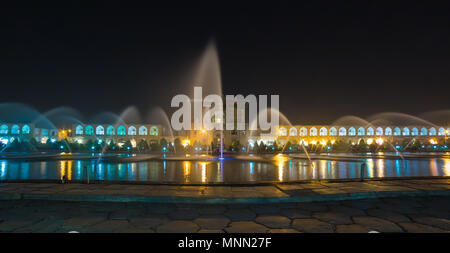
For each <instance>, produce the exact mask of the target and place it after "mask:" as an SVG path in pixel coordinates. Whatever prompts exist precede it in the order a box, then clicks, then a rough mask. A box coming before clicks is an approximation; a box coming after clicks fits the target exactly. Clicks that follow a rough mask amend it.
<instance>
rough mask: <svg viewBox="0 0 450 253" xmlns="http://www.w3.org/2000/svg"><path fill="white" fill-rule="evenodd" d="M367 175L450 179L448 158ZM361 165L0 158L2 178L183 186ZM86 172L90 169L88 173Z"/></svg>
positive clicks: (346, 174) (383, 165) (335, 174)
mask: <svg viewBox="0 0 450 253" xmlns="http://www.w3.org/2000/svg"><path fill="white" fill-rule="evenodd" d="M364 161H365V162H366V164H367V167H366V172H365V173H366V176H367V177H369V178H373V177H378V178H379V177H417V176H450V159H448V158H432V159H415V160H404V161H403V160H385V159H372V158H370V159H365V160H364ZM360 165H361V162H347V161H330V160H316V161H313V166H311V165H310V164H309V163H308V162H307V161H304V160H289V159H288V157H286V156H283V155H280V156H276V157H275V158H274V160H273V162H272V163H264V162H257V161H239V160H227V161H217V162H216V161H209V162H204V161H203V162H200V161H199V162H196V161H156V160H155V161H148V162H137V163H136V162H133V163H103V162H100V163H98V164H97V163H96V162H95V161H91V160H75V161H74V160H61V161H39V162H32V161H18V160H0V180H25V181H26V180H34V179H51V180H60V179H62V178H63V176H66V177H67V179H68V180H86V177H87V173H88V174H89V177H90V179H91V180H92V179H93V178H95V179H96V180H101V181H103V180H106V181H143V182H145V181H147V182H180V183H206V182H225V183H246V182H261V181H299V180H315V179H343V178H359V177H360ZM85 168H87V171H86V169H85Z"/></svg>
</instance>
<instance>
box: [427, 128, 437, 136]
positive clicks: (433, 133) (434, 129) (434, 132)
mask: <svg viewBox="0 0 450 253" xmlns="http://www.w3.org/2000/svg"><path fill="white" fill-rule="evenodd" d="M428 133H429V134H430V135H436V128H434V127H432V128H430V131H428Z"/></svg>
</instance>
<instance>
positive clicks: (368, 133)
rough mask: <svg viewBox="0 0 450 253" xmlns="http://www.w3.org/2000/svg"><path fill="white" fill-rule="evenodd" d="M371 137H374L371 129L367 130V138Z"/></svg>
mask: <svg viewBox="0 0 450 253" xmlns="http://www.w3.org/2000/svg"><path fill="white" fill-rule="evenodd" d="M373 135H374V131H373V127H369V128H367V136H373Z"/></svg>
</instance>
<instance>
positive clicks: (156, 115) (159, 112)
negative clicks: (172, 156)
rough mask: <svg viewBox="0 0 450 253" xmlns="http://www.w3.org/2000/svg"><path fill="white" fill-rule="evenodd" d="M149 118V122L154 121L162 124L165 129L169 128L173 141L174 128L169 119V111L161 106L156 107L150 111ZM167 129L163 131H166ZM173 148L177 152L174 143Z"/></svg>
mask: <svg viewBox="0 0 450 253" xmlns="http://www.w3.org/2000/svg"><path fill="white" fill-rule="evenodd" d="M147 119H148V121H149V122H153V123H155V124H160V125H162V126H163V127H164V129H168V131H169V134H170V136H171V138H172V139H171V141H172V142H173V141H174V140H173V138H174V135H173V130H172V125H171V124H170V120H169V116H167V113H166V112H165V111H164V110H163V109H162V108H161V107H160V106H157V107H154V108H152V109H151V110H150V112H149V113H148V116H147ZM164 132H165V131H163V133H164ZM173 149H174V151H175V153H176V152H177V150H176V147H175V145H173Z"/></svg>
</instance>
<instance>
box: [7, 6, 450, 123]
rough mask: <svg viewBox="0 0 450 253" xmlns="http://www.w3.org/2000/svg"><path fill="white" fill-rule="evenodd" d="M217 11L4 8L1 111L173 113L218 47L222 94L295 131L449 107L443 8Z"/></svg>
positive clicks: (449, 19)
mask: <svg viewBox="0 0 450 253" xmlns="http://www.w3.org/2000/svg"><path fill="white" fill-rule="evenodd" d="M212 2H214V1H210V2H206V3H203V4H202V5H179V4H177V3H176V2H175V3H171V4H170V6H158V5H153V4H152V5H150V4H147V5H143V6H137V5H133V6H131V5H130V6H128V5H126V4H125V2H123V3H119V2H106V3H105V4H104V5H92V4H89V5H81V4H80V5H71V6H57V5H51V6H47V7H45V6H44V7H42V6H41V7H40V8H34V7H31V6H26V7H25V6H23V7H22V6H14V7H12V6H11V7H8V6H4V7H3V8H2V9H1V10H0V28H1V30H0V32H1V40H0V84H1V92H0V103H4V102H20V103H26V104H29V105H31V106H33V107H34V108H36V109H38V110H39V111H46V110H49V109H51V108H54V107H57V106H63V105H64V106H70V107H74V108H76V109H77V110H79V111H81V112H82V113H83V114H85V115H88V116H89V115H93V114H96V113H99V112H102V111H113V112H116V113H119V112H120V111H121V110H123V109H125V108H126V107H127V106H130V105H135V106H136V107H137V108H138V109H139V110H140V111H141V112H142V113H143V114H145V113H146V112H147V111H148V110H149V109H150V108H152V107H153V106H161V107H162V108H164V109H166V108H169V106H170V100H171V98H172V96H174V95H176V94H178V93H187V92H188V91H186V92H183V90H182V88H180V87H183V85H182V83H183V76H184V75H185V74H186V73H187V72H189V71H190V70H191V69H192V66H193V64H194V62H196V60H197V59H198V57H199V56H200V55H201V54H202V51H203V50H204V48H205V47H206V45H207V43H208V41H209V40H211V39H214V40H215V41H216V44H217V47H218V50H219V56H220V64H221V71H222V82H223V92H224V94H244V95H247V94H279V95H280V107H281V111H282V112H284V113H285V114H286V115H287V116H288V118H289V119H290V120H291V121H292V122H293V123H296V124H312V123H330V122H331V121H333V120H335V119H337V118H338V117H340V116H344V115H348V114H351V115H357V116H361V117H367V116H369V115H372V114H374V113H379V112H385V111H395V112H402V113H409V114H414V115H417V114H420V113H423V112H427V111H433V110H441V109H449V108H450V102H449V101H450V100H449V97H450V96H449V94H450V88H449V87H450V85H449V84H450V71H449V70H450V15H449V8H448V7H447V6H438V5H429V6H426V5H424V4H425V3H426V2H422V3H421V4H417V5H415V4H412V3H410V4H407V5H406V4H399V5H392V4H390V5H381V4H379V5H377V4H376V1H374V2H373V3H371V4H369V3H363V4H357V3H358V2H355V3H352V4H348V5H342V4H338V3H328V4H325V3H324V2H321V3H320V4H319V3H317V4H306V3H305V4H301V5H299V4H298V3H296V4H295V5H294V1H292V2H291V3H290V4H289V3H287V2H284V3H278V1H272V3H271V4H270V5H268V4H262V5H257V4H242V3H239V4H238V5H237V4H232V3H230V2H225V1H223V5H220V4H217V3H216V4H214V5H213V4H212ZM317 2H319V1H317ZM336 2H338V1H336ZM225 3H227V4H225ZM24 5H25V4H24ZM185 86H186V87H190V86H191V84H186V85H185Z"/></svg>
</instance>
